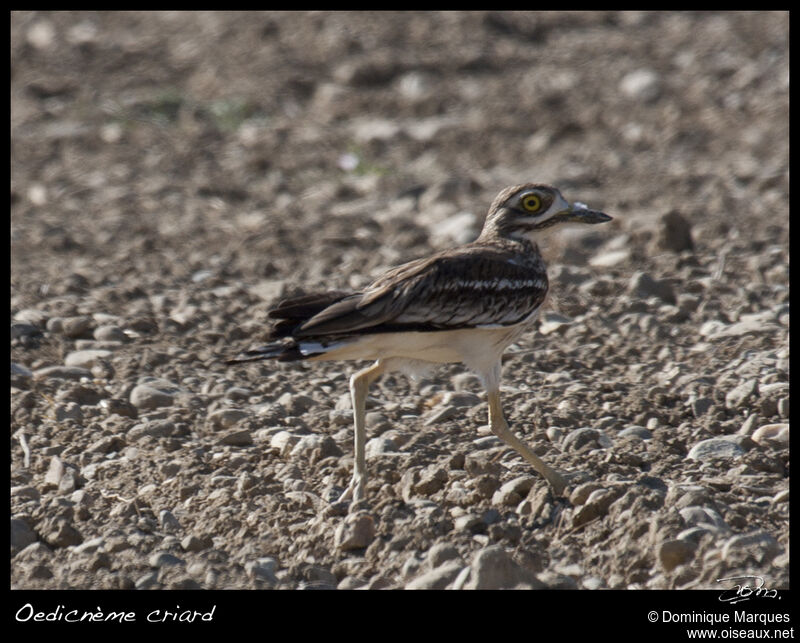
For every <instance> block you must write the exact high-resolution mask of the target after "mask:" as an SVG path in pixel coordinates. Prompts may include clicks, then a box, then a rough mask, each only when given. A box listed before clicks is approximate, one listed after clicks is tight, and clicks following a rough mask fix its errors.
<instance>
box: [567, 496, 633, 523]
mask: <svg viewBox="0 0 800 643" xmlns="http://www.w3.org/2000/svg"><path fill="white" fill-rule="evenodd" d="M621 493H622V491H621V489H596V490H594V491H592V493H591V494H589V497H588V498H586V502H585V503H583V504H582V505H581V506H580V508H579V509H578V510H577V511H576V512H575V514H574V515H573V516H572V527H573V529H574V528H576V527H580V526H581V525H584V524H586V523H588V522H589V521H591V520H595V519H596V518H600V517H601V516H605V515H606V514H607V513H608V508H609V507H610V506H611V503H613V502H614V501H615V500H616V499H617V498H619V496H620V494H621Z"/></svg>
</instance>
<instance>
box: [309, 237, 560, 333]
mask: <svg viewBox="0 0 800 643" xmlns="http://www.w3.org/2000/svg"><path fill="white" fill-rule="evenodd" d="M510 258H511V257H510V256H509V255H508V254H506V253H504V252H500V251H489V250H486V249H483V248H482V249H476V248H475V247H472V248H459V249H457V250H452V251H447V252H444V253H440V254H439V255H436V256H435V257H430V258H428V259H421V260H418V261H413V262H410V263H408V264H404V265H402V266H399V267H398V268H395V269H394V270H392V271H390V272H388V273H387V274H385V275H383V276H382V277H381V278H379V279H378V280H376V281H375V282H374V283H373V284H372V285H371V286H370V287H369V288H368V289H367V290H366V291H364V293H362V294H360V295H353V296H351V297H347V298H346V299H343V300H342V301H340V302H338V303H336V304H334V305H333V306H330V307H328V308H326V309H325V310H323V311H322V312H320V313H319V314H318V315H316V316H314V317H313V318H312V319H310V320H309V321H308V322H307V323H306V324H304V325H303V326H302V328H301V329H300V330H299V332H298V333H295V335H296V336H297V335H298V334H299V335H304V336H311V335H320V334H341V333H352V332H355V331H363V330H369V329H373V328H374V329H375V330H376V331H377V330H379V327H380V326H386V325H391V327H392V329H393V330H402V327H403V326H408V327H409V329H419V328H421V327H427V328H429V329H430V330H448V329H455V328H465V327H471V326H485V325H495V324H497V325H512V324H515V323H518V322H520V321H522V320H523V319H524V318H526V317H527V316H528V315H530V314H531V313H532V312H534V311H535V310H536V309H537V308H538V307H539V306H540V305H541V303H542V301H544V298H545V295H546V294H547V276H546V273H545V272H544V268H543V266H541V264H527V265H526V264H520V263H513V262H511V261H509V259H510Z"/></svg>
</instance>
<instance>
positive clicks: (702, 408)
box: [692, 397, 714, 418]
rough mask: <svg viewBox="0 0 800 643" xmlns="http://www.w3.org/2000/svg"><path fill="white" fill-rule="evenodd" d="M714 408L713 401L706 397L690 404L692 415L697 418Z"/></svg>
mask: <svg viewBox="0 0 800 643" xmlns="http://www.w3.org/2000/svg"><path fill="white" fill-rule="evenodd" d="M713 406H714V400H712V399H711V398H708V397H699V398H697V399H696V400H695V401H694V402H692V414H693V415H694V416H695V417H696V418H699V417H700V416H702V415H705V414H706V413H707V412H708V411H709V410H710V409H711V408H712V407H713Z"/></svg>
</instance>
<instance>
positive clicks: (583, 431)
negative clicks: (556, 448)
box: [561, 427, 614, 452]
mask: <svg viewBox="0 0 800 643" xmlns="http://www.w3.org/2000/svg"><path fill="white" fill-rule="evenodd" d="M613 445H614V443H613V442H612V441H611V438H609V437H608V436H607V435H606V434H605V432H603V431H600V430H598V429H593V428H591V427H581V428H580V429H575V430H574V431H570V432H569V433H568V434H567V435H566V437H565V438H564V439H563V440H562V441H561V448H562V449H564V451H571V452H575V451H580V450H582V449H586V448H591V449H608V448H610V447H612V446H613Z"/></svg>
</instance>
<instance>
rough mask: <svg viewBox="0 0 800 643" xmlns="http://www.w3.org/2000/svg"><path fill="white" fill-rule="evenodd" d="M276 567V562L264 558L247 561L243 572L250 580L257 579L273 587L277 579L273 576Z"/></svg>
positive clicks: (267, 557)
mask: <svg viewBox="0 0 800 643" xmlns="http://www.w3.org/2000/svg"><path fill="white" fill-rule="evenodd" d="M277 567H278V561H276V560H275V559H274V558H270V557H269V556H264V557H262V558H257V559H255V560H249V561H247V562H246V563H245V565H244V570H245V572H246V573H247V575H248V576H250V578H259V579H261V580H265V581H267V582H268V583H271V584H273V585H274V584H276V583H277V582H278V578H277V576H275V571H276V570H277Z"/></svg>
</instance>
